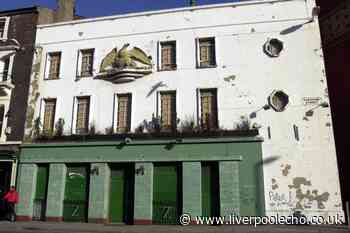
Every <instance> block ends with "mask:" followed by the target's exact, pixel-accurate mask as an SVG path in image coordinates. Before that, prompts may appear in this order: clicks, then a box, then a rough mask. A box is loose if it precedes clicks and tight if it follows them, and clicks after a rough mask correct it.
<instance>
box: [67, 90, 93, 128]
mask: <svg viewBox="0 0 350 233" xmlns="http://www.w3.org/2000/svg"><path fill="white" fill-rule="evenodd" d="M80 99H88V100H89V102H88V107H87V110H88V111H87V113H86V116H85V117H86V118H85V121H86V129H85V130H86V131H85V132H78V130H81V129H78V114H79V100H80ZM73 108H74V110H73V114H74V121H73V124H72V126H74V128H73V130H72V131H73V132H74V134H76V135H86V134H88V133H89V130H90V116H91V96H89V95H84V96H76V97H74V106H73Z"/></svg>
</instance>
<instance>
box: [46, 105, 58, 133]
mask: <svg viewBox="0 0 350 233" xmlns="http://www.w3.org/2000/svg"><path fill="white" fill-rule="evenodd" d="M55 113H56V99H46V100H45V111H44V124H43V132H44V133H52V132H53V128H54V124H55Z"/></svg>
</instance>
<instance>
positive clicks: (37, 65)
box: [24, 47, 43, 141]
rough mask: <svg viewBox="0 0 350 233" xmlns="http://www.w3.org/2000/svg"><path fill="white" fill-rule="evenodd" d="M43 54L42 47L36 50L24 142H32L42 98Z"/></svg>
mask: <svg viewBox="0 0 350 233" xmlns="http://www.w3.org/2000/svg"><path fill="white" fill-rule="evenodd" d="M42 53H43V49H42V48H41V47H37V48H36V50H35V58H34V62H33V66H32V74H31V82H30V94H29V99H28V107H27V116H26V124H25V137H24V141H30V140H31V138H32V136H33V122H34V113H35V105H36V103H37V101H38V99H39V97H40V93H39V76H40V69H41V63H42V56H43V54H42Z"/></svg>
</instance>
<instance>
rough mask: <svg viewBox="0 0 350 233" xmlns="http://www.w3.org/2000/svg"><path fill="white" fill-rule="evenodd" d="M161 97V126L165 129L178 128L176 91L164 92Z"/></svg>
mask: <svg viewBox="0 0 350 233" xmlns="http://www.w3.org/2000/svg"><path fill="white" fill-rule="evenodd" d="M160 99H161V114H162V115H161V124H162V125H161V126H162V129H163V130H174V129H176V92H163V93H161V94H160Z"/></svg>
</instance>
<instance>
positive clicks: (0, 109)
mask: <svg viewBox="0 0 350 233" xmlns="http://www.w3.org/2000/svg"><path fill="white" fill-rule="evenodd" d="M4 118H5V105H3V104H1V105H0V137H1V136H2V126H3V125H4Z"/></svg>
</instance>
